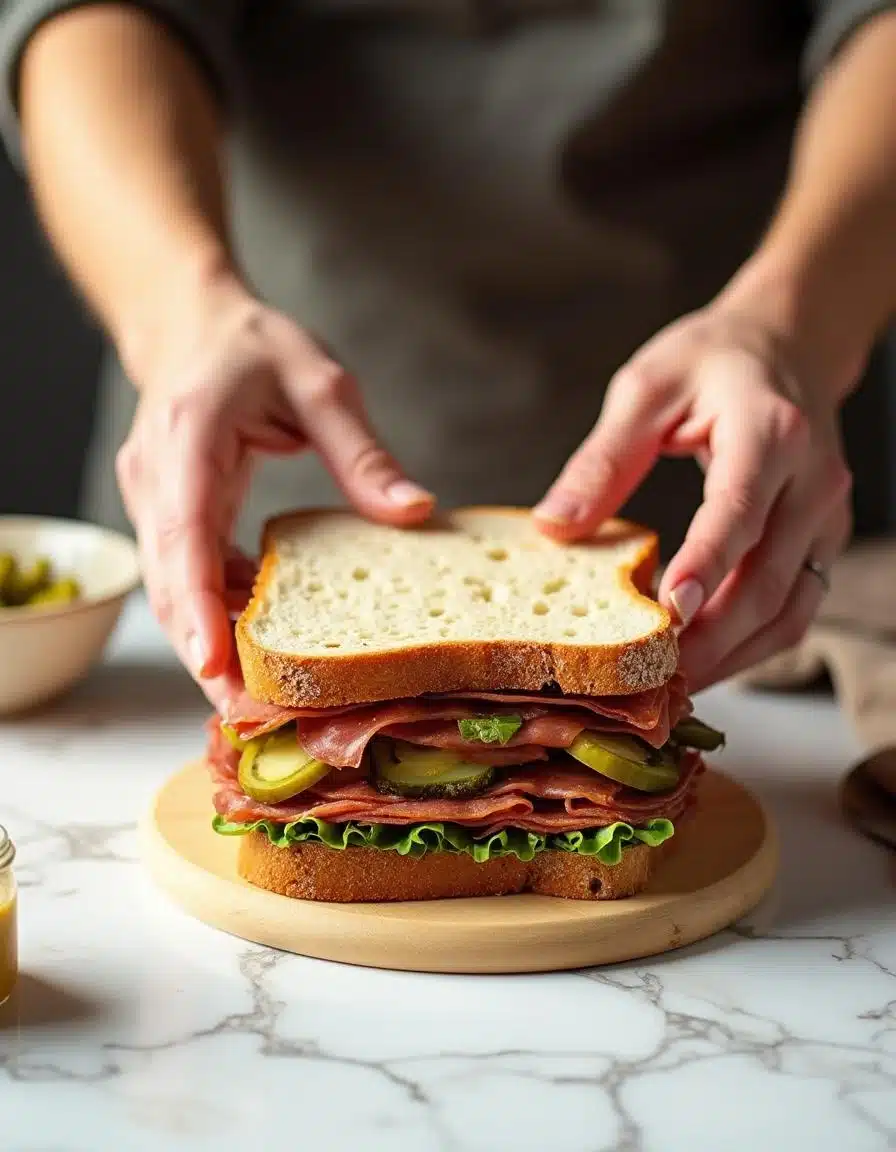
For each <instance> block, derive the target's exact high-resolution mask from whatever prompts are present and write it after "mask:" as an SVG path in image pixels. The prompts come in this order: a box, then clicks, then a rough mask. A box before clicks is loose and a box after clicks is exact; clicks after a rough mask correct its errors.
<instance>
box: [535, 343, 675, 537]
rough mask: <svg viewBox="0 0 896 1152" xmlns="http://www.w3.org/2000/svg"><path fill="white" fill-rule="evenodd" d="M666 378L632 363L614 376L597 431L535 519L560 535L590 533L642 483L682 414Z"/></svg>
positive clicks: (568, 468)
mask: <svg viewBox="0 0 896 1152" xmlns="http://www.w3.org/2000/svg"><path fill="white" fill-rule="evenodd" d="M670 401H671V393H670V390H669V388H668V387H667V381H666V379H665V378H664V377H663V376H661V375H659V374H656V375H654V374H653V373H650V372H648V369H647V368H646V366H643V365H641V364H640V363H638V364H634V363H633V364H631V365H629V366H627V367H626V368H624V369H622V371H621V372H619V373H617V375H616V376H615V377H614V378H613V381H612V382H611V384H610V387H609V389H608V390H607V398H606V401H605V403H604V407H603V411H602V412H601V415H600V418H599V419H598V421H597V424H596V425H595V426H594V430H593V431H592V432H591V434H590V435H589V436H588V438H587V439H586V440H585V441H584V443H583V444H582V446H581V447H580V448H579V449H578V451H577V452H576V453H575V454H574V455H573V456H572V457H571V458H570V460H569V462H568V463H567V465H566V467H565V468H564V469H563V471H562V472H561V473H560V475H559V477H558V478H557V480H556V481H555V483H554V484H553V486H552V487H551V488H550V490H549V491H548V493H547V495H546V496H545V497H544V499H543V500H542V501H541V503H540V504H539V505H538V506H537V507H536V508H535V509H534V517H535V522H536V524H537V525H538V527H539V528H540V529H541V530H542V531H543V532H544V533H545V534H546V535H549V536H551V537H553V538H554V539H557V540H575V539H581V538H582V537H583V536H587V535H590V534H591V533H592V532H594V531H595V529H596V528H597V527H598V526H599V525H600V523H601V522H602V521H603V520H605V519H606V518H607V517H608V516H612V515H614V514H615V513H616V512H617V511H618V510H619V508H620V507H621V505H623V504H624V503H625V501H626V500H627V499H628V498H629V496H630V495H631V494H632V492H634V490H635V489H636V488H637V487H638V485H639V484H640V483H641V481H642V480H643V479H644V477H645V476H646V475H647V473H648V472H649V471H650V469H651V468H652V467H653V465H654V463H655V462H656V460H657V457H658V456H659V453H660V447H661V445H662V441H663V438H664V436H665V435H666V432H667V431H668V428H669V426H670V424H673V423H674V422H675V421H676V420H677V419H678V418H679V414H678V412H677V411H676V410H675V408H674V406H673V405H672V404H671V403H670Z"/></svg>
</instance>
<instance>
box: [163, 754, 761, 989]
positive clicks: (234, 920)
mask: <svg viewBox="0 0 896 1152" xmlns="http://www.w3.org/2000/svg"><path fill="white" fill-rule="evenodd" d="M212 814H213V810H212V802H211V787H210V782H209V778H208V774H207V772H206V770H205V767H204V765H203V764H202V763H201V762H200V763H196V764H191V765H189V766H187V767H186V768H184V769H182V770H181V771H180V772H179V773H178V774H177V775H176V776H173V777H172V778H171V779H170V780H169V781H168V782H167V783H166V784H165V785H164V787H163V788H162V789H161V790H160V792H159V793H158V794H157V796H156V798H155V801H154V803H153V805H152V808H151V809H150V811H149V813H148V815H147V817H146V819H145V820H144V822H143V825H142V829H141V841H142V849H143V853H144V857H145V860H146V862H147V864H148V866H149V868H150V870H151V872H152V874H153V876H154V877H155V879H156V881H157V882H158V883H159V884H160V885H161V887H162V888H163V889H164V890H165V891H166V892H167V893H168V894H169V896H171V897H172V898H173V899H174V900H175V901H176V903H178V904H179V905H181V906H182V907H183V908H184V909H186V911H187V912H189V913H191V914H192V915H193V916H196V917H197V918H198V919H200V920H202V921H204V922H205V923H206V924H210V925H212V926H213V927H215V928H220V929H222V930H223V931H225V932H229V933H231V934H232V935H234V936H239V937H241V938H242V939H244V940H252V941H254V942H256V943H259V944H267V945H270V946H271V947H274V948H280V949H283V950H285V951H288V952H296V953H299V954H300V955H303V956H313V957H317V958H318V959H323V960H338V961H342V962H344V963H349V964H361V965H365V966H367V967H372V968H394V969H403V970H405V971H412V972H480V973H486V972H491V973H495V972H545V971H555V970H559V969H567V968H581V967H589V966H592V965H598V964H612V963H616V962H618V961H622V960H633V959H637V958H638V957H643V956H651V955H655V954H656V953H659V952H665V951H668V950H669V949H672V948H678V947H680V946H681V945H683V944H690V943H693V942H694V941H695V940H702V939H704V938H705V937H707V936H711V935H712V934H713V933H715V932H718V931H719V930H720V929H722V928H725V927H727V926H728V925H729V924H732V923H733V922H734V921H735V920H737V919H738V918H739V917H741V916H743V915H744V914H745V913H746V912H748V911H749V910H750V909H752V908H753V907H754V906H755V905H756V904H758V902H759V900H760V899H761V898H762V896H763V895H764V894H765V893H766V891H767V890H768V889H769V888H770V887H771V884H772V882H773V880H774V877H775V872H776V869H777V860H778V851H777V841H776V836H775V832H774V829H773V827H772V825H771V823H770V821H769V818H768V816H767V814H766V813H765V812H764V810H763V809H762V807H761V806H760V804H759V802H758V801H757V800H756V799H755V798H754V797H753V796H752V795H751V794H750V793H749V792H748V791H747V790H746V789H745V788H744V787H743V786H742V785H740V784H738V783H736V782H735V781H734V780H732V779H730V778H729V777H727V776H724V775H722V774H721V773H719V772H715V771H709V772H707V773H706V775H705V776H704V778H703V780H702V782H701V785H700V803H699V806H698V809H697V813H696V815H695V816H694V817H693V818H692V819H691V820H690V821H689V822H688V823H687V825H686V826H685V827H684V828H683V829H682V831H681V832H680V833H678V837H679V841H678V843H677V844H676V847H675V851H674V852H671V853H670V855H669V856H668V858H667V859H666V860H665V861H664V862H663V864H662V866H661V867H660V868H659V869H658V872H657V875H656V876H655V877H654V879H653V881H652V883H651V885H650V887H649V888H648V889H647V891H645V892H643V893H642V894H641V895H640V896H635V897H632V898H630V899H627V900H616V901H605V902H599V901H581V900H559V899H554V898H552V897H548V896H532V895H524V896H495V897H482V898H477V899H463V900H436V901H419V902H408V903H400V904H321V903H315V902H313V901H305V900H292V899H290V898H289V897H287V896H279V895H277V894H276V893H273V892H267V891H263V890H262V889H259V888H255V887H253V886H252V885H250V884H249V883H247V882H246V881H244V880H242V879H241V878H240V877H239V876H238V875H237V871H236V854H237V848H238V840H237V838H236V837H227V836H219V835H217V834H216V833H215V832H213V831H212V828H211V817H212Z"/></svg>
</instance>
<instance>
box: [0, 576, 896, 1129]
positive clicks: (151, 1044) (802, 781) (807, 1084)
mask: <svg viewBox="0 0 896 1152" xmlns="http://www.w3.org/2000/svg"><path fill="white" fill-rule="evenodd" d="M701 712H702V714H704V715H705V716H706V717H707V719H709V720H711V721H712V722H713V723H718V724H719V725H720V726H721V727H724V728H726V729H727V731H728V734H729V746H728V750H727V751H726V753H725V759H724V765H725V766H726V767H727V768H728V770H729V771H731V772H735V773H737V774H738V775H740V776H741V777H742V778H743V779H744V780H746V781H748V782H750V784H751V785H752V786H753V787H754V788H755V789H756V791H757V792H759V793H760V794H761V795H762V796H763V797H764V799H765V800H766V802H767V803H768V805H769V806H770V808H771V809H772V811H773V812H774V814H775V816H776V818H777V822H778V826H779V829H780V832H781V837H782V849H783V851H782V867H781V874H780V878H779V882H778V884H777V886H776V889H775V891H774V893H773V894H772V896H771V897H770V898H769V899H768V900H767V901H766V902H765V904H764V905H763V906H762V907H761V908H760V909H758V910H757V911H756V912H755V913H753V915H752V916H750V917H749V918H748V919H747V920H746V921H745V922H743V923H742V924H740V925H738V926H737V927H735V928H734V929H732V930H730V931H726V932H723V933H721V934H719V935H718V936H716V937H714V938H713V939H711V940H708V941H705V942H704V943H702V944H699V945H696V946H693V947H690V948H686V949H684V950H682V951H679V952H676V953H673V954H669V955H666V956H663V957H659V958H656V959H653V960H650V961H648V962H639V963H632V964H626V965H619V966H615V967H613V968H609V969H603V970H596V971H587V972H580V973H565V974H557V975H547V976H531V977H528V976H525V977H519V976H517V977H507V978H503V977H469V976H459V977H447V976H430V975H407V974H401V973H392V972H378V971H370V970H363V969H356V968H351V967H347V966H343V965H338V964H328V963H324V962H320V961H312V960H306V959H303V958H301V957H296V956H290V955H283V954H279V953H274V952H271V951H268V950H265V949H263V948H259V947H257V946H254V945H247V944H244V943H242V942H240V941H238V940H235V939H233V938H230V937H228V936H225V935H223V934H221V933H218V932H216V931H214V930H213V929H210V928H206V927H205V926H203V925H202V924H199V923H196V922H194V921H192V920H190V919H189V918H188V917H187V916H186V915H184V914H183V913H181V912H180V911H179V910H178V909H176V908H174V907H173V906H172V905H171V904H170V903H169V902H168V901H167V900H166V898H165V897H164V896H162V895H161V894H159V893H158V892H157V891H156V890H155V889H154V888H153V886H152V883H151V881H150V880H149V879H148V877H147V876H146V875H145V873H144V871H143V869H142V867H141V865H140V863H139V861H138V859H137V855H136V841H135V834H134V824H135V821H136V819H137V818H138V816H139V815H140V814H141V812H142V811H143V810H144V809H145V807H146V805H148V804H149V802H150V798H151V797H152V795H153V792H154V791H155V789H156V788H157V787H158V786H159V784H160V783H161V782H162V781H163V780H164V778H165V776H166V775H167V774H168V773H170V772H171V771H172V770H173V769H175V768H176V767H178V766H180V765H181V764H182V763H183V762H185V761H186V760H187V759H189V758H190V757H192V756H194V755H195V754H196V753H197V752H198V751H199V750H200V749H201V744H202V736H201V732H200V722H201V721H202V719H203V718H204V716H205V715H206V708H205V705H204V701H203V699H202V698H201V696H200V695H199V693H198V691H197V690H196V689H195V688H194V687H193V685H192V684H191V683H190V681H189V680H188V679H187V677H186V676H185V674H184V673H183V672H182V671H181V670H180V669H179V668H178V667H177V666H176V665H175V663H174V662H173V660H172V658H171V657H170V656H169V655H168V654H167V652H166V649H165V646H164V643H163V640H162V638H161V635H160V634H159V632H158V630H157V629H156V627H155V625H154V624H153V622H152V621H151V619H150V617H149V614H148V612H147V611H146V608H145V605H144V604H143V602H142V600H140V599H139V598H138V599H136V600H135V601H134V602H133V603H132V604H131V605H130V606H129V609H128V611H127V613H126V615H125V617H124V619H123V622H122V626H121V627H120V629H119V631H118V633H117V635H116V637H115V640H114V642H113V644H112V647H111V649H110V652H109V658H108V660H107V662H106V664H105V665H104V666H103V667H101V668H100V669H98V670H97V672H96V673H95V674H94V676H92V677H91V679H90V680H89V681H88V683H86V684H85V685H83V687H82V688H80V689H79V690H78V691H77V692H75V693H74V694H73V695H71V696H69V697H68V698H67V699H65V700H63V701H61V702H59V703H58V704H56V705H55V706H53V707H51V708H50V709H48V710H45V711H44V712H43V713H41V714H39V715H34V716H30V717H28V718H26V719H21V720H17V721H6V722H3V723H0V822H2V823H4V824H6V825H7V826H8V827H9V829H10V832H11V833H12V835H13V837H14V838H15V840H16V842H17V844H18V847H19V857H18V869H17V870H18V875H19V881H20V884H21V893H20V928H21V962H22V969H23V975H22V979H21V985H20V989H19V993H18V995H17V997H16V999H15V1000H14V1001H13V1002H11V1003H10V1004H9V1005H7V1006H6V1008H5V1009H0V1150H2V1152H105V1150H106V1149H109V1150H113V1149H114V1150H116V1152H157V1150H158V1149H164V1150H166V1152H182V1150H183V1152H187V1150H189V1152H205V1150H209V1152H211V1150H214V1152H222V1150H223V1149H230V1148H237V1147H239V1148H253V1149H259V1148H264V1147H265V1146H266V1145H269V1146H271V1147H277V1146H282V1147H287V1148H291V1147H296V1148H304V1149H309V1148H313V1149H327V1150H330V1149H342V1148H351V1147H352V1145H354V1144H356V1145H358V1146H360V1147H363V1148H364V1149H365V1152H379V1150H383V1152H385V1150H388V1152H410V1150H411V1149H414V1150H418V1149H419V1150H426V1152H504V1150H505V1149H507V1150H511V1149H512V1150H513V1152H536V1150H538V1152H543V1150H551V1152H666V1150H672V1152H675V1150H678V1149H686V1150H688V1152H701V1150H703V1149H707V1150H710V1149H711V1150H713V1152H718V1150H721V1149H725V1150H727V1152H741V1150H747V1149H749V1150H750V1152H753V1150H754V1149H755V1148H756V1147H757V1145H758V1146H759V1147H763V1148H766V1149H771V1150H777V1149H785V1148H786V1149H790V1148H793V1147H805V1148H811V1149H813V1152H826V1150H828V1149H831V1150H834V1149H836V1150H837V1152H844V1150H847V1152H878V1150H880V1152H882V1150H884V1149H894V1148H896V899H894V895H896V888H894V881H896V868H894V860H893V858H892V857H888V855H887V854H886V852H884V851H883V850H881V849H879V848H876V847H874V846H873V845H871V844H870V843H867V842H865V841H863V840H861V839H860V838H859V837H857V836H856V835H854V834H853V833H852V832H851V831H850V830H849V829H848V828H847V827H846V826H845V825H844V824H843V822H842V821H841V819H840V817H839V815H838V811H837V806H836V796H835V782H836V780H837V778H838V775H839V774H840V773H841V772H842V771H843V769H844V767H845V766H846V765H847V763H848V762H849V761H850V760H852V759H853V758H854V757H855V756H856V755H857V752H858V748H857V746H856V744H855V742H854V740H853V739H852V737H851V736H850V734H849V733H848V731H847V729H846V726H845V725H844V723H843V721H842V720H841V718H840V717H839V716H838V714H837V713H836V711H835V710H834V708H833V707H832V706H831V705H830V704H829V703H828V702H827V701H826V700H824V699H823V698H815V699H799V698H790V699H774V698H763V697H759V696H749V695H742V694H738V693H736V692H734V691H733V690H728V689H721V690H716V691H715V692H713V693H710V694H708V696H707V698H706V699H705V700H704V701H702V702H701Z"/></svg>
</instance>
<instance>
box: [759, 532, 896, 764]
mask: <svg viewBox="0 0 896 1152" xmlns="http://www.w3.org/2000/svg"><path fill="white" fill-rule="evenodd" d="M825 672H827V673H828V675H829V676H830V678H831V682H832V683H833V686H834V691H835V693H836V695H837V698H838V700H839V701H840V703H841V705H842V706H843V708H844V709H845V711H846V713H847V715H848V716H849V718H850V720H851V721H852V723H853V725H854V727H855V729H856V731H857V732H858V735H859V737H860V739H861V740H862V741H863V743H864V744H866V745H867V747H868V748H869V750H874V749H877V748H880V747H883V746H884V745H887V744H896V539H894V540H891V539H887V540H883V539H881V540H874V541H869V542H863V543H861V544H856V545H854V546H853V547H852V548H851V549H850V550H849V551H848V552H847V553H846V554H844V555H843V556H842V557H841V558H840V559H839V560H838V561H837V562H836V563H835V565H834V567H833V570H832V572H831V589H830V592H829V593H828V594H827V596H826V597H825V599H824V602H823V604H822V607H821V610H820V612H819V615H818V617H817V619H816V621H815V623H814V624H813V626H812V627H811V629H810V630H809V632H808V633H807V635H806V637H805V639H804V640H803V642H802V643H801V644H800V645H798V647H796V648H793V649H791V650H789V651H787V652H782V653H781V654H779V655H778V656H775V657H773V658H772V659H770V660H768V661H766V662H765V663H763V664H760V665H758V666H757V667H756V668H753V669H751V670H750V671H749V672H748V673H746V674H745V675H743V676H741V677H740V678H739V679H740V683H742V684H746V685H747V686H749V687H753V688H766V689H785V688H791V689H793V688H800V687H806V686H808V685H810V684H812V683H813V682H814V681H816V680H818V678H819V677H820V676H822V675H823V674H824V673H825Z"/></svg>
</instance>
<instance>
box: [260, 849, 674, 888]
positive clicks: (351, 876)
mask: <svg viewBox="0 0 896 1152" xmlns="http://www.w3.org/2000/svg"><path fill="white" fill-rule="evenodd" d="M671 844H672V841H667V843H666V844H664V845H662V846H661V847H659V848H649V847H647V845H645V844H637V845H635V846H634V847H631V848H626V849H625V851H624V853H623V856H622V860H621V861H620V862H619V863H618V864H616V865H614V866H612V867H610V866H609V865H607V864H602V863H601V862H600V861H599V860H597V859H595V858H594V857H592V856H579V855H576V854H574V853H571V852H556V851H553V852H552V851H548V852H540V853H539V854H538V855H537V856H536V857H535V858H534V859H533V860H531V861H529V862H528V863H524V862H523V861H522V860H518V859H517V857H516V856H501V857H498V858H497V859H494V860H488V861H486V862H485V863H483V864H477V863H476V861H475V860H474V859H473V858H472V856H468V855H466V853H454V852H433V853H427V854H426V855H425V856H422V857H420V858H419V859H417V860H415V859H413V858H412V857H409V856H401V855H399V854H398V853H397V852H390V851H382V850H380V849H378V848H344V849H334V848H328V847H327V846H326V845H324V844H295V845H291V846H290V847H288V848H278V847H277V846H276V845H274V844H272V843H271V842H270V840H269V839H268V837H267V836H266V835H265V833H264V832H261V831H256V832H249V833H248V834H247V835H246V836H244V837H243V838H242V841H241V843H240V848H239V856H238V862H237V868H238V871H239V874H240V876H242V877H243V879H245V880H248V881H249V883H250V884H254V885H256V886H257V887H259V888H267V889H268V890H269V891H271V892H279V893H280V894H281V895H283V896H292V897H294V898H295V899H298V900H323V901H328V902H329V901H332V902H334V903H341V904H351V903H361V902H366V901H370V902H374V903H382V902H385V901H388V900H445V899H450V898H453V897H460V896H506V895H509V894H511V893H516V892H535V893H538V894H540V895H542V896H560V897H564V898H566V899H569V900H619V899H621V898H623V897H626V896H634V895H636V894H637V893H638V892H641V891H643V889H644V888H645V887H646V886H647V883H648V881H649V880H650V877H651V875H652V874H653V871H654V869H655V868H656V865H657V864H658V863H659V862H660V860H661V859H662V858H664V857H665V855H666V849H667V847H668V846H670V845H671Z"/></svg>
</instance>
